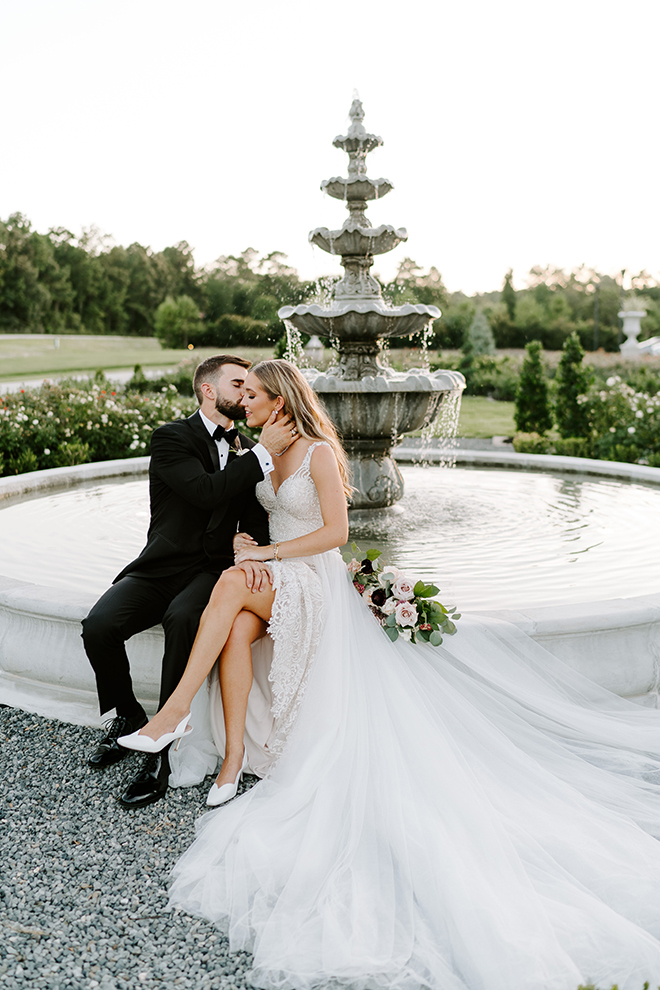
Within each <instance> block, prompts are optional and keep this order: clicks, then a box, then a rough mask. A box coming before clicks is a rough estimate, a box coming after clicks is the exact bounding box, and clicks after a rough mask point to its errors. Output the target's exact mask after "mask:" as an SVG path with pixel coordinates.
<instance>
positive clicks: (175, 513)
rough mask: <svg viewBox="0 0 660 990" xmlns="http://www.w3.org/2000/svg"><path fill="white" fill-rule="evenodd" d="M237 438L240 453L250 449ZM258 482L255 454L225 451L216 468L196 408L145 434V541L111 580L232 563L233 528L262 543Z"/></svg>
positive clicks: (264, 528) (260, 476) (262, 517)
mask: <svg viewBox="0 0 660 990" xmlns="http://www.w3.org/2000/svg"><path fill="white" fill-rule="evenodd" d="M240 438H241V446H242V448H243V449H244V450H249V448H250V447H253V446H254V441H253V440H250V438H249V437H246V436H243V435H242V434H241V435H240ZM262 479H263V472H262V470H261V466H260V464H259V461H258V459H257V457H256V455H255V454H250V453H246V454H244V455H243V456H238V454H236V453H234V452H233V451H230V453H229V458H228V461H227V464H226V466H225V468H224V470H223V471H221V470H220V462H219V459H218V448H217V446H216V443H215V440H214V439H213V437H212V436H211V435H210V433H209V431H208V430H207V429H206V427H205V425H204V423H203V422H202V419H201V417H200V415H199V413H198V412H195V413H193V415H192V416H190V417H189V419H183V420H177V421H176V422H174V423H166V424H165V425H164V426H160V427H158V429H157V430H155V431H154V433H153V435H152V438H151V463H150V465H149V498H150V502H151V522H150V525H149V532H148V534H147V544H146V546H145V548H144V550H143V551H142V553H141V554H140V556H139V557H137V558H136V559H135V560H134V561H132V562H131V563H130V564H128V566H127V567H125V568H124V570H123V571H122V572H121V573H120V574H118V575H117V577H116V578H115V580H114V581H113V584H116V583H117V581H119V580H120V579H121V578H123V577H125V576H126V575H128V574H132V575H135V576H141V577H166V576H169V575H173V574H177V573H180V572H182V571H184V570H190V571H191V572H193V573H194V572H195V571H206V570H209V571H218V573H219V572H220V571H222V570H223V569H224V568H226V567H228V566H231V564H233V560H234V551H233V544H232V540H233V537H234V534H235V533H236V531H237V529H240V530H241V532H246V533H250V535H251V536H253V537H254V539H255V540H256V541H257V543H259V544H261V545H265V544H267V543H268V542H269V539H268V516H267V515H266V513H265V511H264V510H263V509H262V507H261V506H260V505H259V502H258V501H257V498H256V495H255V493H254V486H255V485H256V484H257V482H259V481H261V480H262Z"/></svg>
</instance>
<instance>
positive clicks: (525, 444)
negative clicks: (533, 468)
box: [513, 432, 553, 454]
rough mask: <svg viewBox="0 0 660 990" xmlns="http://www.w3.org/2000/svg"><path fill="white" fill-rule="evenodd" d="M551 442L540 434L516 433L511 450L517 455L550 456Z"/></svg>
mask: <svg viewBox="0 0 660 990" xmlns="http://www.w3.org/2000/svg"><path fill="white" fill-rule="evenodd" d="M552 446H553V445H552V440H551V439H550V437H545V436H541V435H540V433H534V432H532V433H516V434H515V435H514V438H513V449H514V450H515V452H516V453H517V454H551V453H552Z"/></svg>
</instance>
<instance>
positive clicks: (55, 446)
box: [0, 376, 197, 475]
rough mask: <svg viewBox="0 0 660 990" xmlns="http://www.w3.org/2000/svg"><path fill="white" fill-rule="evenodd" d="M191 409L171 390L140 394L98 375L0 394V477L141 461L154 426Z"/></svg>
mask: <svg viewBox="0 0 660 990" xmlns="http://www.w3.org/2000/svg"><path fill="white" fill-rule="evenodd" d="M196 408H197V402H196V401H195V400H194V399H191V398H189V397H186V396H181V395H179V393H178V391H177V389H176V388H175V386H173V385H170V386H163V388H162V390H161V391H160V392H157V393H153V392H152V393H149V394H144V395H141V394H139V393H137V392H130V391H127V392H123V391H121V390H120V389H118V388H117V387H115V386H113V385H112V384H111V383H110V382H108V381H107V380H106V379H105V378H103V377H102V376H97V377H96V379H94V380H93V381H86V382H78V381H63V382H59V383H57V384H52V383H49V382H45V383H44V384H43V385H42V386H41V387H40V388H37V389H25V390H21V391H20V392H13V393H7V394H5V395H0V474H5V475H9V474H22V473H23V472H26V471H36V470H39V469H43V468H53V467H66V466H68V465H71V464H84V463H86V462H87V461H105V460H112V459H114V458H121V457H141V456H143V455H144V454H148V453H149V442H150V439H151V434H152V432H153V430H154V429H155V428H156V427H157V426H161V425H162V424H163V423H168V422H171V421H172V420H175V419H182V418H183V417H185V416H189V415H190V414H191V413H192V412H193V411H194V410H195V409H196Z"/></svg>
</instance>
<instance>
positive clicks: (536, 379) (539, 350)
mask: <svg viewBox="0 0 660 990" xmlns="http://www.w3.org/2000/svg"><path fill="white" fill-rule="evenodd" d="M525 350H526V351H527V354H526V355H525V360H524V361H523V366H522V368H521V370H520V380H519V382H518V388H517V389H516V400H515V401H516V409H515V414H514V418H515V422H516V429H517V430H518V431H519V432H522V433H547V432H548V430H549V429H550V427H551V426H552V416H551V414H550V397H549V390H548V381H547V378H546V376H545V370H544V367H543V358H542V354H543V346H542V345H541V343H540V341H538V340H532V341H530V342H529V344H527V346H526V348H525Z"/></svg>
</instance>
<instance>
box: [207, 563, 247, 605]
mask: <svg viewBox="0 0 660 990" xmlns="http://www.w3.org/2000/svg"><path fill="white" fill-rule="evenodd" d="M246 588H247V584H246V581H245V572H244V571H242V570H240V568H238V567H230V568H228V569H227V570H226V571H223V572H222V574H221V575H220V577H219V578H218V580H217V581H216V583H215V587H214V588H213V591H212V592H211V597H210V598H209V605H210V606H211V607H213V606H217V605H221V604H222V602H223V601H224V602H226V601H227V597H228V596H232V595H235V594H243V593H244V592H245V590H246Z"/></svg>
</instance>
